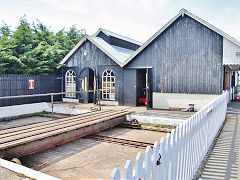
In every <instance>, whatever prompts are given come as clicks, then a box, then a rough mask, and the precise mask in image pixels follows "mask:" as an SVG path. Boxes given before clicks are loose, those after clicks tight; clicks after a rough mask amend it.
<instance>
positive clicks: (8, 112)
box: [0, 102, 48, 119]
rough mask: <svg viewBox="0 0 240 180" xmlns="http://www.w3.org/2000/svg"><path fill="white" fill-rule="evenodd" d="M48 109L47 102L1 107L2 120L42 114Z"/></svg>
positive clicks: (0, 116) (0, 115)
mask: <svg viewBox="0 0 240 180" xmlns="http://www.w3.org/2000/svg"><path fill="white" fill-rule="evenodd" d="M47 107H48V104H47V103H46V102H43V103H33V104H22V105H15V106H6V107H0V119H1V118H7V117H14V116H21V115H25V114H33V113H37V112H42V111H44V110H46V109H47Z"/></svg>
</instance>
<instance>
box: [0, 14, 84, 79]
mask: <svg viewBox="0 0 240 180" xmlns="http://www.w3.org/2000/svg"><path fill="white" fill-rule="evenodd" d="M83 36H84V35H83V33H82V32H81V31H80V30H77V29H76V26H72V27H71V28H70V29H69V30H68V31H65V30H64V28H63V29H62V30H60V31H58V32H57V33H54V32H53V31H52V30H50V27H47V26H46V25H44V24H43V23H42V22H40V21H39V20H37V21H35V22H32V24H30V23H29V22H28V21H27V19H26V17H25V16H24V17H22V18H20V20H19V25H18V26H17V27H16V28H15V30H11V27H10V26H9V25H7V24H6V23H3V25H2V26H0V74H43V75H47V74H56V73H57V70H56V67H57V66H59V62H60V61H61V60H62V59H63V57H64V56H65V55H66V54H67V53H68V52H69V51H70V50H71V49H72V48H73V47H74V46H75V45H76V44H77V43H78V42H79V41H80V39H81V38H82V37H83Z"/></svg>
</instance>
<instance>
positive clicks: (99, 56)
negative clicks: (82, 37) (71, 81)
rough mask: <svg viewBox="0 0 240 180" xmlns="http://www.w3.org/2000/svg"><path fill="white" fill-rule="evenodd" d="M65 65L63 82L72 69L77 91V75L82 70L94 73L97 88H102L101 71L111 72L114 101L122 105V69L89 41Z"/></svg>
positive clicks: (78, 88)
mask: <svg viewBox="0 0 240 180" xmlns="http://www.w3.org/2000/svg"><path fill="white" fill-rule="evenodd" d="M84 51H85V52H86V55H84V53H83V52H84ZM65 64H66V65H65V67H63V68H62V76H63V77H64V81H63V82H65V73H66V71H67V70H68V69H73V70H74V71H75V72H76V74H77V90H80V82H79V75H80V72H81V71H82V70H83V69H84V68H86V67H89V68H91V69H92V70H94V71H95V74H96V77H97V79H98V87H99V88H102V73H103V71H105V70H106V69H111V70H113V71H114V73H115V76H116V82H115V87H116V94H115V95H116V97H115V100H116V101H118V102H119V103H120V104H122V87H123V84H122V82H123V81H122V78H123V68H121V67H120V66H119V65H118V64H117V63H115V62H114V61H113V60H112V59H111V58H109V57H108V56H107V55H106V54H105V53H104V52H102V51H101V50H100V49H99V48H98V47H96V46H95V45H94V44H92V43H91V42H89V41H86V42H84V44H82V45H81V47H79V48H78V49H77V50H76V51H75V53H74V54H73V55H72V56H71V57H70V58H69V59H68V61H67V62H66V63H65ZM64 88H65V87H64Z"/></svg>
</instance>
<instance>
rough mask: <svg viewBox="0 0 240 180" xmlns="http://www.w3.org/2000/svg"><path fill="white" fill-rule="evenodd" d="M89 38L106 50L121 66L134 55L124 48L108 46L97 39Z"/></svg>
mask: <svg viewBox="0 0 240 180" xmlns="http://www.w3.org/2000/svg"><path fill="white" fill-rule="evenodd" d="M90 38H91V39H92V40H93V41H95V42H96V43H97V44H98V45H99V46H101V48H103V49H104V50H106V51H107V52H108V53H109V54H110V55H111V56H113V57H114V58H116V59H117V60H118V61H119V62H120V63H121V64H122V63H124V62H125V61H126V59H127V58H129V57H130V56H131V55H132V54H133V53H134V51H132V50H129V49H126V48H121V47H118V46H113V45H110V44H108V43H107V42H106V41H104V40H103V39H101V38H99V37H94V36H91V37H90ZM119 65H120V64H119Z"/></svg>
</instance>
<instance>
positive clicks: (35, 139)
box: [0, 110, 131, 159]
mask: <svg viewBox="0 0 240 180" xmlns="http://www.w3.org/2000/svg"><path fill="white" fill-rule="evenodd" d="M129 113H131V112H130V111H127V110H108V111H98V112H93V113H86V114H82V115H77V116H71V117H67V118H62V119H56V120H51V121H44V122H39V123H35V124H30V125H25V126H19V127H15V128H8V129H5V130H2V131H0V156H1V157H2V158H7V159H10V158H11V157H21V156H24V155H29V154H32V153H35V152H38V151H41V150H43V149H47V148H51V147H53V146H56V145H59V144H63V143H66V142H69V141H72V140H75V139H77V138H80V137H83V136H86V135H89V134H92V133H96V132H99V131H102V130H104V129H107V128H111V127H114V126H116V125H118V124H120V123H122V122H123V121H124V120H125V119H126V115H127V114H129Z"/></svg>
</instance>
